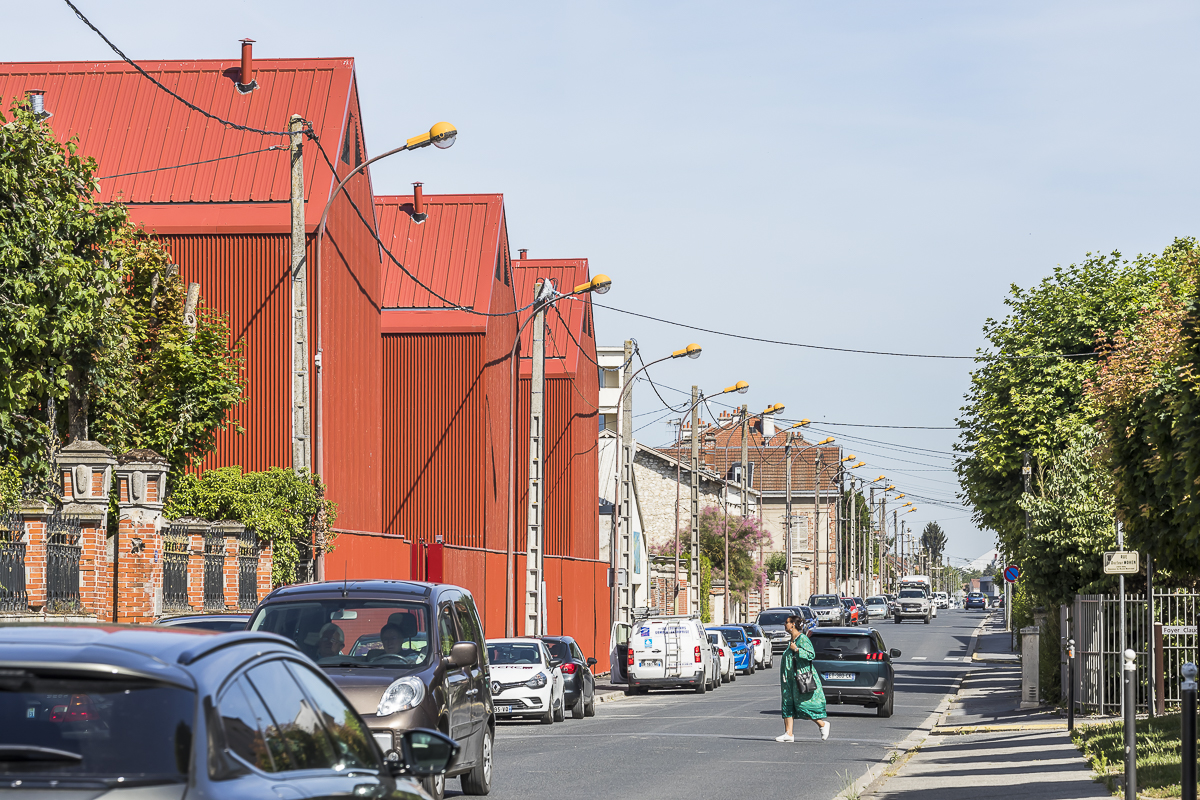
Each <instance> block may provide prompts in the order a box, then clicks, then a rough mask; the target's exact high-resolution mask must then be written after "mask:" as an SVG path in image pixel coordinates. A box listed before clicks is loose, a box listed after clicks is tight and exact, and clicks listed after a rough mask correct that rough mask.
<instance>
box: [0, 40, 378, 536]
mask: <svg viewBox="0 0 1200 800" xmlns="http://www.w3.org/2000/svg"><path fill="white" fill-rule="evenodd" d="M142 67H143V68H144V69H146V71H147V72H149V74H151V75H152V76H154V77H155V79H157V80H159V81H160V82H162V83H163V84H164V85H166V86H167V87H168V88H170V89H171V90H172V91H174V92H176V93H178V94H179V95H180V96H182V97H184V98H185V99H186V100H188V101H189V102H191V103H193V104H195V105H197V106H199V107H201V108H204V109H206V110H208V111H210V112H211V113H213V114H215V115H217V116H219V117H222V118H223V119H226V120H228V121H230V122H233V123H236V124H239V125H245V126H249V127H254V128H260V129H264V130H270V131H283V130H286V129H287V125H288V120H289V118H290V116H291V115H292V114H300V115H301V116H302V117H304V118H305V119H306V120H309V121H310V122H311V123H312V126H313V129H314V132H315V134H316V135H317V137H318V139H319V140H320V142H321V143H322V145H323V146H324V148H325V151H326V153H327V154H328V156H329V160H330V161H332V162H333V164H334V165H335V166H336V175H341V176H344V175H345V174H346V173H348V172H349V171H350V170H351V169H353V167H354V166H356V164H357V163H361V160H362V159H363V158H365V152H366V146H365V143H364V142H363V139H362V132H361V127H360V125H359V119H360V113H359V108H358V92H357V87H356V82H355V75H354V61H353V59H271V60H259V61H257V63H256V71H255V80H256V81H257V83H258V88H257V89H256V90H254V91H252V92H250V93H248V94H240V93H239V92H238V91H237V90H236V88H235V86H234V83H235V80H236V78H237V76H238V74H239V67H240V62H238V61H232V60H231V61H220V60H200V61H151V62H143V63H142ZM34 89H36V90H40V91H42V92H44V93H45V94H44V97H45V108H46V110H47V111H49V112H51V114H52V115H53V116H51V117H50V118H49V119H48V120H47V124H48V125H49V126H50V127H51V128H52V129H53V130H54V132H55V134H56V135H57V136H58V137H59V139H60V140H62V141H67V140H69V139H72V138H74V139H77V141H78V152H79V154H80V155H81V156H90V157H93V158H95V159H96V161H97V162H98V163H99V170H98V176H99V178H100V181H99V183H100V190H99V193H98V196H99V199H101V200H103V201H119V202H122V203H125V204H126V205H127V206H128V208H129V212H130V216H131V217H132V219H133V220H134V221H135V222H139V223H142V224H144V225H145V227H146V229H147V230H148V231H151V232H154V233H156V234H158V235H159V236H160V238H161V239H162V241H163V243H164V244H165V246H166V247H167V249H168V250H169V251H170V252H171V253H172V254H173V255H174V256H175V259H176V261H177V263H178V264H179V266H180V274H181V276H182V278H183V280H185V281H188V282H196V283H199V284H200V288H201V294H202V295H203V299H204V302H205V304H206V305H207V306H208V307H210V308H212V309H214V310H216V311H218V312H219V313H222V314H225V315H226V316H227V318H228V321H229V327H230V331H231V333H232V335H233V337H234V338H235V339H236V340H237V341H239V342H240V343H241V347H242V353H243V355H244V357H245V367H244V370H243V377H244V378H245V380H246V392H245V399H244V401H243V402H242V403H241V404H240V405H239V406H238V407H237V408H236V409H235V410H234V412H233V417H234V418H235V419H236V420H237V421H238V422H239V423H240V425H241V427H242V428H243V432H237V431H235V430H226V431H223V432H221V433H220V434H219V435H218V439H217V447H216V450H215V451H214V452H213V453H212V454H211V455H209V456H208V457H207V458H206V459H205V460H204V462H203V464H202V467H201V468H202V469H209V468H212V467H218V466H228V465H234V464H236V465H238V466H241V467H242V468H244V469H246V470H263V469H267V468H268V467H272V466H279V467H285V468H286V467H290V466H291V465H292V453H291V445H290V442H291V427H290V426H291V422H290V405H291V389H290V386H289V358H290V355H289V354H290V345H289V325H290V320H289V317H290V286H289V260H290V241H289V231H290V212H289V192H290V169H289V161H288V159H289V156H288V152H287V149H286V148H287V137H285V136H264V135H260V134H257V133H251V132H247V131H239V130H235V129H232V128H229V127H227V126H225V125H222V124H221V123H219V122H216V121H214V120H212V119H209V118H207V117H205V116H203V115H202V114H200V113H198V112H196V111H193V110H191V109H189V108H188V107H187V106H185V105H184V104H182V103H180V102H179V101H178V100H176V99H175V98H173V97H171V96H170V95H168V94H166V93H165V92H163V91H161V90H160V89H158V88H157V87H155V86H154V85H153V84H151V83H150V82H149V81H147V80H146V79H145V78H144V77H142V76H141V75H139V74H137V73H136V72H135V71H134V70H133V68H132V67H130V66H129V65H127V64H125V63H124V62H54V63H27V64H0V104H2V106H3V109H4V110H5V112H6V114H7V109H8V108H9V106H10V104H11V103H12V102H13V100H14V99H23V98H24V96H25V94H26V92H27V91H29V90H34ZM272 146H276V147H281V148H282V149H268V148H270V147H272ZM343 154H344V155H345V156H346V158H345V159H343V157H342V156H343ZM195 162H206V163H202V164H195V165H194V166H180V165H188V164H194V163H195ZM129 173H137V174H129ZM336 175H335V172H334V170H331V169H330V167H329V164H328V163H327V162H326V160H325V158H323V157H322V155H321V153H320V151H319V149H318V148H317V146H316V144H315V143H314V142H313V141H311V140H306V141H305V145H304V187H305V200H306V215H305V229H306V231H307V233H308V236H309V257H308V287H309V343H310V350H311V352H310V375H311V376H312V378H313V380H312V386H311V388H310V397H311V398H312V400H313V405H314V415H313V428H314V430H313V434H314V438H315V439H316V441H315V442H314V452H313V458H314V470H315V471H317V472H319V473H321V474H322V476H323V477H324V479H325V482H326V484H327V486H328V489H329V495H328V496H329V497H330V498H331V499H333V500H334V501H335V502H337V503H338V510H339V514H338V519H337V523H336V526H337V527H338V528H345V529H349V530H365V531H378V530H379V529H380V518H381V515H382V512H381V509H380V500H379V497H380V487H381V470H380V460H379V459H380V453H379V445H380V431H379V421H380V419H381V413H380V402H381V391H380V376H379V370H378V363H379V358H380V351H381V342H380V340H379V296H378V294H379V265H380V253H379V249H378V246H377V245H376V244H375V241H374V239H373V237H372V235H371V227H372V226H374V218H373V213H372V194H371V186H370V177H369V176H368V175H365V174H360V175H359V176H357V177H356V178H354V179H353V180H352V181H351V182H350V183H349V184H348V185H347V187H346V190H345V192H344V196H342V197H340V198H339V199H338V200H337V201H335V203H334V205H333V207H332V208H331V210H330V216H329V221H328V224H327V234H326V239H325V246H324V250H323V253H324V262H323V264H322V270H321V275H320V276H317V275H316V264H315V254H314V253H313V233H314V232H315V231H316V227H317V224H318V222H319V220H320V216H321V213H322V211H323V209H324V207H325V204H326V202H327V201H328V198H329V197H330V195H331V192H332V190H333V188H334V186H335V185H336V182H337V180H339V178H338V177H336ZM351 202H353V203H354V204H356V205H357V206H358V208H359V209H361V210H362V212H363V216H364V217H365V223H364V221H363V220H362V219H360V218H359V217H358V215H357V214H356V213H355V211H354V210H353V208H352V206H351ZM318 343H319V344H318ZM318 346H320V347H321V349H322V356H321V360H322V374H321V377H320V379H319V380H318V378H317V372H316V370H315V369H313V368H312V367H313V366H315V365H313V364H312V360H313V359H312V356H313V355H314V354H315V353H316V351H317V348H318ZM322 412H323V413H322ZM322 445H323V446H322Z"/></svg>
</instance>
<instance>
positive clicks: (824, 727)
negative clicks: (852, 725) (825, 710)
mask: <svg viewBox="0 0 1200 800" xmlns="http://www.w3.org/2000/svg"><path fill="white" fill-rule="evenodd" d="M829 728H830V725H829V720H825V724H824V725H822V726H821V741H822V742H823V741H825V740H826V739H828V738H829Z"/></svg>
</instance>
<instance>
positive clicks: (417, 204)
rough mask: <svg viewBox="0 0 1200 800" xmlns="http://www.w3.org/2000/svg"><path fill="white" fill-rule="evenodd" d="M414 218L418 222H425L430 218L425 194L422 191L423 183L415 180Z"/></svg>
mask: <svg viewBox="0 0 1200 800" xmlns="http://www.w3.org/2000/svg"><path fill="white" fill-rule="evenodd" d="M412 218H413V219H414V220H415V221H417V222H424V221H425V220H427V219H429V215H428V214H426V213H425V195H424V194H423V193H422V192H421V184H420V183H419V182H416V181H414V182H413V215H412Z"/></svg>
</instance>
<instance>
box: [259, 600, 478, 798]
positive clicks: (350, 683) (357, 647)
mask: <svg viewBox="0 0 1200 800" xmlns="http://www.w3.org/2000/svg"><path fill="white" fill-rule="evenodd" d="M248 629H249V630H251V631H269V632H271V633H276V634H279V635H281V636H284V637H285V638H287V639H290V640H291V641H293V642H295V643H296V646H297V647H299V648H300V650H302V651H303V652H304V653H306V654H307V655H308V656H309V657H310V658H312V659H313V660H314V661H315V662H316V663H317V664H318V665H319V666H320V667H321V669H323V670H324V671H325V674H326V675H327V676H328V677H329V679H330V680H331V681H333V683H334V684H335V685H336V686H337V687H338V688H339V689H341V691H342V693H343V694H345V695H346V697H347V698H348V699H349V700H350V702H351V703H352V704H353V705H354V708H355V710H357V711H358V713H359V714H360V715H362V718H363V719H364V720H366V723H367V726H368V727H369V728H370V730H371V735H372V736H373V737H374V739H375V741H376V742H377V743H378V744H379V747H380V749H381V750H383V751H384V753H391V752H393V751H394V750H395V748H396V747H397V743H398V736H397V735H398V734H399V733H401V732H403V731H407V730H412V729H414V728H429V729H433V730H438V731H441V732H442V733H445V734H447V735H448V736H450V737H451V738H453V739H454V740H455V741H457V742H458V743H459V745H460V746H461V749H460V750H459V754H458V757H457V758H456V759H455V760H454V761H453V762H452V763H451V764H450V768H449V769H448V770H447V771H446V774H445V775H444V776H434V777H431V778H429V779H427V780H426V781H425V789H426V791H428V792H429V793H430V794H431V795H433V796H434V797H435V798H440V797H441V796H442V795H443V793H444V792H445V779H446V777H453V776H458V777H459V779H460V782H461V785H462V790H463V792H465V793H466V794H476V795H482V794H487V793H488V792H489V791H490V790H491V783H492V744H493V742H494V741H495V733H496V717H495V714H494V712H493V708H492V694H491V688H490V685H489V679H488V678H489V675H488V662H487V650H486V648H485V646H484V638H483V626H482V625H481V624H480V621H479V613H478V611H477V610H476V608H475V601H474V599H472V597H471V593H470V592H469V591H467V590H466V589H463V588H462V587H459V586H451V585H449V584H437V583H421V582H416V581H392V580H358V581H323V582H320V583H306V584H300V585H298V586H285V587H283V588H280V589H276V590H275V591H273V592H271V593H270V594H269V595H267V596H266V597H265V598H264V599H263V600H262V602H261V603H259V605H258V608H256V609H255V611H254V616H253V617H252V618H251V621H250V624H249V626H248Z"/></svg>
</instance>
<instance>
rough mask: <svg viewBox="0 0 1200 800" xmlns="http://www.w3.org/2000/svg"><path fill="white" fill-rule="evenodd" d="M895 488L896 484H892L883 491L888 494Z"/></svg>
mask: <svg viewBox="0 0 1200 800" xmlns="http://www.w3.org/2000/svg"><path fill="white" fill-rule="evenodd" d="M895 488H896V484H894V483H893V484H892V485H891V486H888V487H887V488H886V489H884V491H885V492H890V491H891V490H892V489H895Z"/></svg>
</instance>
